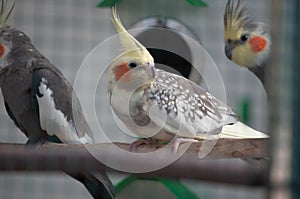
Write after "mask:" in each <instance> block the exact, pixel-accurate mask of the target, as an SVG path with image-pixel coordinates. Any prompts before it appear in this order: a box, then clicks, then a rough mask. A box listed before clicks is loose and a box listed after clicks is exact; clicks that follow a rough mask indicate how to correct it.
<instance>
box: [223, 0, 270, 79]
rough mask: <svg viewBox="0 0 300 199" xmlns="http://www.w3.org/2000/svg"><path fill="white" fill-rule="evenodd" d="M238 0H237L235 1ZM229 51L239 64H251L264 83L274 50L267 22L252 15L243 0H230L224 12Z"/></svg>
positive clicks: (225, 37)
mask: <svg viewBox="0 0 300 199" xmlns="http://www.w3.org/2000/svg"><path fill="white" fill-rule="evenodd" d="M235 1H236V2H235ZM224 40H225V54H226V56H227V58H228V59H230V60H232V61H233V62H235V63H236V64H238V65H240V66H243V67H247V68H248V69H249V70H251V71H252V72H253V73H254V74H255V75H256V76H257V77H258V78H259V79H260V80H261V82H262V83H264V78H263V77H264V65H265V64H266V62H267V61H268V58H269V56H270V49H271V36H270V33H269V27H268V25H267V24H264V23H260V22H256V21H255V20H254V18H253V17H251V16H250V15H248V13H247V11H246V9H245V8H244V7H243V5H242V0H228V1H227V4H226V7H225V13H224Z"/></svg>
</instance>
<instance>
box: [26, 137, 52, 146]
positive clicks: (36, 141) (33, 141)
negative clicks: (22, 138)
mask: <svg viewBox="0 0 300 199" xmlns="http://www.w3.org/2000/svg"><path fill="white" fill-rule="evenodd" d="M47 142H48V141H47V139H46V138H39V139H31V140H28V141H27V142H26V145H28V146H41V145H44V144H46V143H47Z"/></svg>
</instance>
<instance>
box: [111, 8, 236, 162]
mask: <svg viewBox="0 0 300 199" xmlns="http://www.w3.org/2000/svg"><path fill="white" fill-rule="evenodd" d="M112 11H113V22H114V24H115V27H116V29H117V31H118V32H119V37H120V40H121V44H122V46H123V49H124V53H123V54H122V55H120V56H119V57H118V58H116V59H115V60H114V61H113V62H112V63H111V65H110V67H109V84H108V91H109V93H110V103H111V106H112V110H113V112H114V113H115V115H116V116H117V117H118V118H119V119H120V120H121V121H122V122H123V123H124V124H125V126H126V127H127V128H128V129H129V130H131V131H132V132H133V133H135V134H136V135H138V136H141V137H151V138H154V139H156V140H163V141H171V140H172V139H173V138H174V137H175V136H176V135H177V136H178V137H177V138H178V139H177V140H179V143H178V142H176V141H175V142H174V146H175V147H174V148H173V149H175V150H177V149H178V144H180V143H182V142H194V141H196V140H195V139H204V138H205V139H206V140H214V141H213V142H214V143H215V141H216V140H217V138H218V135H219V134H220V132H221V130H222V127H223V126H224V125H226V124H232V123H235V122H236V121H237V120H236V117H235V114H234V112H233V111H232V110H231V108H230V107H229V106H227V105H226V104H224V103H223V102H221V101H220V100H218V99H216V98H215V97H214V96H212V95H211V94H210V93H208V92H206V91H205V90H203V89H202V88H201V87H200V86H198V85H196V84H195V83H193V82H192V81H190V80H188V79H185V78H183V77H180V76H178V75H175V74H172V73H168V72H166V71H163V70H159V69H156V68H155V67H154V60H153V58H152V56H151V55H150V53H149V52H148V51H147V49H146V48H145V47H144V46H143V45H142V44H140V43H139V42H138V41H137V40H136V39H135V38H133V37H132V36H131V35H130V34H129V33H128V32H127V31H126V29H125V28H124V27H123V25H122V23H121V21H120V19H119V17H118V15H117V13H116V9H115V8H113V10H112ZM127 105H128V106H127ZM194 138H195V139H194ZM204 143H205V142H204ZM208 143H210V142H208ZM204 145H205V144H204ZM207 147H208V149H206V151H200V153H199V157H205V156H206V155H207V154H208V153H209V152H210V150H211V148H212V147H213V144H210V146H207Z"/></svg>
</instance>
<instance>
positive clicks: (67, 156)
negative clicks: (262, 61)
mask: <svg viewBox="0 0 300 199" xmlns="http://www.w3.org/2000/svg"><path fill="white" fill-rule="evenodd" d="M201 144H202V143H201V142H199V143H194V144H192V145H191V146H190V148H189V149H188V150H187V151H186V153H184V155H182V156H181V157H180V158H179V159H178V160H176V161H175V162H173V163H171V164H169V165H168V166H166V167H164V168H162V169H159V170H157V171H152V172H147V173H143V174H137V175H143V176H145V175H150V176H153V175H154V176H157V175H159V176H165V177H172V178H193V179H200V180H208V181H214V182H226V183H233V184H243V185H264V184H266V182H267V167H266V166H262V167H253V166H252V165H249V164H247V163H245V162H243V161H241V160H240V159H239V158H266V157H268V155H267V152H266V146H267V138H261V139H227V138H222V139H219V140H218V142H217V144H216V145H215V147H214V148H213V150H212V151H211V153H210V154H209V155H208V156H207V157H206V158H205V159H199V158H198V156H197V154H198V151H199V149H200V147H201ZM115 146H118V147H119V148H121V149H124V150H126V151H129V148H130V145H129V144H125V143H113V144H110V143H102V144H93V145H67V144H44V145H40V146H36V147H33V146H28V145H22V144H7V143H6V144H5V143H3V144H0V171H37V170H40V171H55V170H60V171H70V170H72V171H73V172H74V171H84V170H86V171H91V170H102V169H105V168H106V169H107V166H105V165H104V164H103V163H101V162H100V161H98V160H96V159H95V157H94V156H92V155H91V154H90V153H89V151H88V150H87V148H86V147H88V148H89V150H93V151H96V152H97V155H99V156H101V157H102V158H104V159H106V160H108V159H109V160H111V161H116V162H119V163H120V164H121V165H151V164H155V163H157V162H159V161H162V160H164V159H165V158H166V157H169V156H171V155H172V152H171V148H167V147H164V149H165V148H166V150H164V151H163V152H162V154H161V155H159V156H158V157H155V158H154V159H150V158H149V159H146V160H143V161H141V160H139V159H131V158H129V157H126V156H124V155H121V154H120V153H118V150H116V148H115ZM163 146H164V145H159V144H151V145H141V146H139V147H138V148H137V150H136V152H137V153H139V154H141V153H145V152H151V151H155V150H156V149H159V148H162V147H163ZM98 151H99V153H98ZM220 158H222V159H220ZM224 158H226V159H225V160H224ZM108 169H110V168H108ZM112 170H114V169H112Z"/></svg>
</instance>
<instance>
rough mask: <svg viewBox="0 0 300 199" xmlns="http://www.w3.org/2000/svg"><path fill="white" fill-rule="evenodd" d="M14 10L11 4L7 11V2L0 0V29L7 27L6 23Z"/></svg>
mask: <svg viewBox="0 0 300 199" xmlns="http://www.w3.org/2000/svg"><path fill="white" fill-rule="evenodd" d="M14 8H15V2H14V3H13V4H12V6H11V8H10V9H7V0H2V2H1V10H0V28H2V27H4V26H5V25H7V24H6V23H7V21H8V19H9V18H10V16H11V14H12V12H13V10H14Z"/></svg>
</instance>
